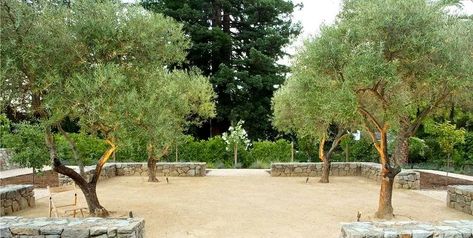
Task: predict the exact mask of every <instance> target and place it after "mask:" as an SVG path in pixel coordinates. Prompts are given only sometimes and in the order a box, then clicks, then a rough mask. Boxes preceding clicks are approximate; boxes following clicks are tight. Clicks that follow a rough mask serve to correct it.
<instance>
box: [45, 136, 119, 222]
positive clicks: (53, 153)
mask: <svg viewBox="0 0 473 238" xmlns="http://www.w3.org/2000/svg"><path fill="white" fill-rule="evenodd" d="M45 137H46V145H47V146H48V150H49V156H50V158H51V161H52V164H53V171H55V172H57V173H60V174H63V175H66V176H67V177H69V178H71V179H72V180H73V181H74V182H75V183H76V184H77V186H79V188H80V189H81V191H82V192H83V193H84V196H85V199H86V202H87V206H88V209H89V213H90V215H91V216H99V217H106V216H108V215H109V212H108V211H107V209H105V208H104V207H103V206H102V205H101V204H100V202H99V199H98V197H97V190H96V189H97V182H98V180H99V177H100V173H101V172H102V168H103V166H104V165H105V163H106V162H107V160H108V159H109V158H110V156H111V154H112V153H113V152H114V151H115V150H116V147H115V145H114V144H113V143H112V142H110V141H107V143H108V144H109V145H110V148H109V149H107V151H105V153H104V154H103V155H102V157H101V158H100V160H99V161H98V163H97V165H96V167H95V173H94V175H93V176H92V179H91V180H90V181H89V182H87V181H86V179H85V178H84V177H82V176H81V175H80V174H79V173H77V172H76V171H74V170H73V169H71V168H69V167H67V166H65V165H63V164H62V163H61V161H60V160H59V159H58V156H57V150H56V145H55V143H54V138H53V135H52V133H51V128H49V127H48V128H46V135H45Z"/></svg>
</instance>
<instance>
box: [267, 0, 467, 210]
mask: <svg viewBox="0 0 473 238" xmlns="http://www.w3.org/2000/svg"><path fill="white" fill-rule="evenodd" d="M446 4H447V3H445V1H439V2H426V1H424V0H416V1H411V0H401V1H399V0H380V1H362V0H348V1H345V2H344V6H343V9H342V12H341V13H340V14H339V15H338V17H337V20H336V23H335V24H334V25H331V26H327V27H325V28H324V29H322V31H321V33H320V35H318V36H316V37H314V38H312V39H309V40H308V41H307V42H306V43H305V46H304V50H303V51H302V53H301V55H302V56H300V57H302V58H306V59H309V60H308V61H307V62H308V64H307V65H305V67H303V68H297V67H296V68H295V69H294V70H295V71H296V73H295V75H297V72H299V71H300V72H303V73H306V72H315V74H314V75H315V76H316V77H317V78H319V79H324V78H330V79H332V80H333V81H334V82H333V83H334V84H336V88H337V89H336V90H335V91H332V90H330V92H326V94H328V95H330V94H331V93H333V92H341V94H340V95H344V96H343V97H338V96H335V95H337V93H335V94H334V96H332V97H331V99H332V100H333V101H338V103H337V102H330V104H328V105H331V104H332V103H334V105H337V104H338V105H347V103H348V105H350V103H349V101H345V100H344V98H345V99H353V100H354V102H355V103H353V104H351V105H352V110H354V111H357V112H358V114H359V120H358V121H359V122H361V123H360V126H363V127H364V129H365V131H366V132H367V133H368V134H369V135H370V137H371V138H372V141H373V143H374V146H375V148H376V149H377V151H378V153H379V155H380V162H381V163H382V168H383V171H382V177H383V183H382V188H381V194H380V207H379V209H378V216H379V217H385V216H390V215H392V205H391V190H392V182H393V180H394V176H395V175H396V174H397V173H399V171H400V163H402V162H403V161H404V160H405V159H406V158H407V152H408V139H409V138H410V137H411V136H412V135H413V134H414V133H415V132H416V131H417V129H418V127H419V126H420V124H421V123H422V122H423V121H424V120H425V118H427V117H428V116H431V115H432V114H433V113H434V112H435V110H437V109H438V108H440V107H441V106H443V105H444V104H445V103H447V102H449V101H454V100H462V98H465V97H471V88H472V86H473V80H472V75H473V74H472V70H473V67H472V62H473V60H472V55H473V54H472V52H473V51H472V50H473V44H472V41H471V40H470V39H472V38H473V35H472V34H473V29H472V26H473V24H471V22H470V20H464V19H460V18H458V17H456V16H452V15H449V14H448V13H446V11H445V7H446V6H448V5H446ZM309 77H313V78H315V77H314V76H309ZM320 81H321V82H324V80H320ZM290 83H291V80H289V81H288V85H289V84H290ZM308 86H309V85H308ZM282 90H283V91H282V92H281V94H282V95H284V94H286V97H287V94H288V93H285V92H284V90H288V89H282ZM281 97H283V96H281ZM301 97H303V98H305V97H307V95H306V94H302V95H301ZM308 98H310V97H308ZM275 100H277V98H276V99H275ZM291 100H296V101H297V99H291ZM320 100H321V101H323V95H322V99H320ZM470 102H471V101H470ZM312 103H313V105H316V106H315V107H316V108H317V105H318V104H316V103H315V102H312ZM296 104H297V106H299V104H298V103H296ZM281 105H282V104H281ZM314 111H315V109H314ZM276 112H278V109H277V108H276ZM300 117H302V116H300ZM330 117H333V119H336V118H338V117H337V116H336V115H329V118H330ZM276 123H278V122H277V121H276ZM291 123H294V122H291ZM314 124H315V123H314ZM304 131H310V130H304ZM388 132H389V133H391V134H394V135H395V138H396V140H395V142H394V143H395V144H394V152H393V154H392V156H390V155H389V154H388V150H387V144H388V138H387V137H388ZM384 181H386V183H384Z"/></svg>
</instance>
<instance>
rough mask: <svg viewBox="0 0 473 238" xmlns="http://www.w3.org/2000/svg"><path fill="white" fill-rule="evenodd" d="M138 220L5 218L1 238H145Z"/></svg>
mask: <svg viewBox="0 0 473 238" xmlns="http://www.w3.org/2000/svg"><path fill="white" fill-rule="evenodd" d="M144 225H145V222H144V220H143V219H138V218H97V217H90V218H46V217H38V218H23V217H1V218H0V234H1V237H51V238H53V237H54V238H89V237H96V238H98V237H100V238H118V237H130V238H131V237H133V238H143V237H144Z"/></svg>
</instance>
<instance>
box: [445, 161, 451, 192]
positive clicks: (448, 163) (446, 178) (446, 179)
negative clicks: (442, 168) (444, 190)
mask: <svg viewBox="0 0 473 238" xmlns="http://www.w3.org/2000/svg"><path fill="white" fill-rule="evenodd" d="M448 171H450V153H448V155H447V176H446V177H445V186H448Z"/></svg>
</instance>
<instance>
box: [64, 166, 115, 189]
mask: <svg viewBox="0 0 473 238" xmlns="http://www.w3.org/2000/svg"><path fill="white" fill-rule="evenodd" d="M73 168H74V170H75V171H76V172H78V173H79V168H77V167H73ZM84 171H85V175H86V180H87V181H90V179H91V178H92V176H93V175H94V173H95V166H86V167H85V168H84ZM115 176H117V170H116V166H115V164H105V165H104V166H103V167H102V172H101V173H100V177H99V181H101V180H105V179H109V178H111V177H115ZM58 178H59V185H60V186H63V185H71V184H73V183H74V182H73V181H72V179H71V178H69V177H67V176H66V175H62V174H58Z"/></svg>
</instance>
